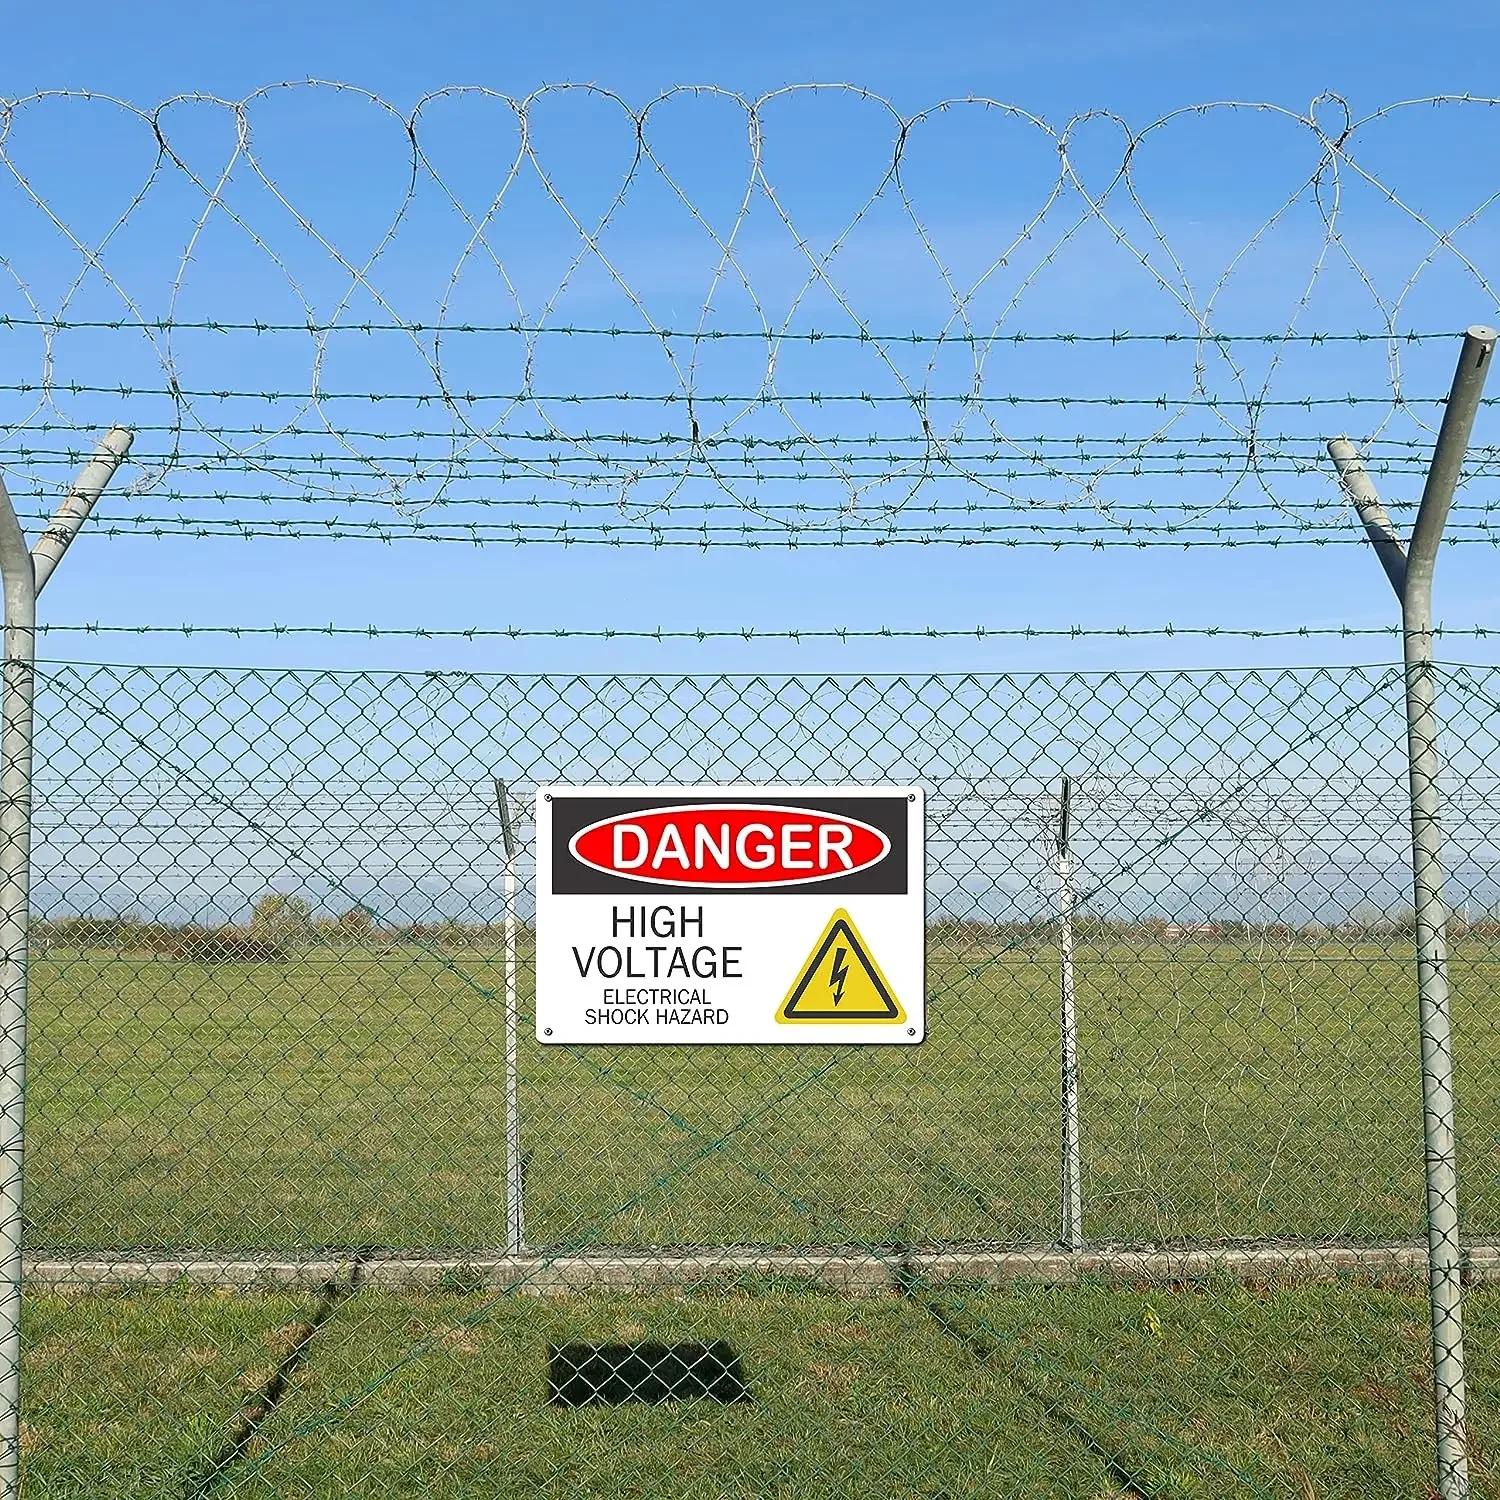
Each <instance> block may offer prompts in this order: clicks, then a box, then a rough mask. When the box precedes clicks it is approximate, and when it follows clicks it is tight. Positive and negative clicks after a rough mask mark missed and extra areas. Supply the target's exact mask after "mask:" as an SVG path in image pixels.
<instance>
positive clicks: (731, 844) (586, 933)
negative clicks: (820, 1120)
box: [536, 786, 926, 1045]
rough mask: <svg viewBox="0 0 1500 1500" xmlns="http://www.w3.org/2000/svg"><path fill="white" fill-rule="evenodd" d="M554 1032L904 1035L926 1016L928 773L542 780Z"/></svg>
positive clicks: (917, 1034)
mask: <svg viewBox="0 0 1500 1500" xmlns="http://www.w3.org/2000/svg"><path fill="white" fill-rule="evenodd" d="M536 831H537V846H536V848H537V855H536V881H537V883H536V1032H537V1039H538V1040H539V1041H541V1042H570V1043H579V1042H607V1043H611V1044H614V1043H618V1042H656V1043H663V1042H692V1043H700V1044H701V1043H703V1042H841V1043H845V1044H847V1043H850V1042H861V1043H867V1042H898V1043H906V1044H907V1045H910V1044H911V1043H913V1042H919V1041H921V1040H922V1036H923V1031H924V1023H925V1004H924V999H925V995H924V988H923V986H924V959H925V930H926V929H925V925H924V912H923V888H922V883H923V872H924V851H923V832H924V825H923V803H922V792H921V790H920V789H919V788H917V787H907V786H902V787H889V786H880V787H869V786H840V787H806V786H803V787H798V786H624V787H622V786H615V787H598V786H592V787H580V786H543V787H539V788H538V789H537V807H536Z"/></svg>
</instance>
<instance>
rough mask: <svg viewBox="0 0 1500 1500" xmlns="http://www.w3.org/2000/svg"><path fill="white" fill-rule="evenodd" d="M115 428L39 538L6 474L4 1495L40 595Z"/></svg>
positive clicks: (15, 1324)
mask: <svg viewBox="0 0 1500 1500" xmlns="http://www.w3.org/2000/svg"><path fill="white" fill-rule="evenodd" d="M130 440H131V434H130V433H129V432H127V431H126V430H125V429H124V428H121V427H115V428H112V429H111V430H110V431H109V432H108V433H107V434H106V435H105V436H104V438H103V439H102V440H101V441H100V443H99V446H98V447H97V448H96V449H95V451H94V456H93V458H92V459H90V461H89V462H88V464H87V465H86V466H85V467H84V469H83V472H82V473H81V474H80V475H79V476H78V479H77V481H76V482H75V483H74V485H73V488H72V489H71V490H70V491H69V492H68V494H67V496H66V497H65V498H64V500H63V502H62V504H61V505H60V506H59V507H58V508H57V512H56V514H55V515H54V516H53V517H52V520H51V521H50V522H49V523H48V526H47V529H46V530H45V531H44V532H43V533H42V534H41V536H40V537H38V538H37V541H36V545H35V546H34V547H32V548H30V549H28V548H27V546H26V536H25V533H24V532H23V531H22V530H21V523H20V521H19V520H18V519H17V518H16V512H15V508H14V507H13V506H12V505H11V501H10V495H9V494H8V493H7V491H6V488H5V483H4V481H3V480H0V575H3V577H4V587H5V660H4V668H3V671H4V684H3V694H0V760H3V766H0V1497H3V1500H16V1497H17V1496H18V1495H19V1494H20V1486H21V1223H22V1220H21V1181H22V1178H21V1155H22V1144H23V1139H24V1116H25V1102H26V1000H27V981H28V978H29V967H28V963H27V935H28V929H29V927H30V922H31V910H30V907H31V747H32V702H33V698H34V694H35V686H36V666H35V662H36V599H37V595H38V594H39V593H40V592H41V590H42V587H43V585H45V583H46V582H47V580H48V579H49V578H50V577H51V576H52V573H53V570H54V569H55V568H56V567H57V564H58V563H59V562H60V561H61V559H62V555H63V553H64V552H66V551H67V550H68V546H69V544H70V543H71V542H72V540H73V538H74V537H75V536H76V535H77V534H78V529H79V527H81V526H82V525H83V523H84V521H85V520H86V519H87V518H88V514H89V512H90V511H91V510H92V509H93V507H94V502H95V501H96V500H98V498H99V496H100V495H101V494H102V493H103V491H104V487H105V485H107V484H108V483H109V481H110V479H111V478H112V477H113V476H114V472H115V470H116V469H117V468H119V466H120V463H121V461H122V460H123V459H124V457H125V455H126V454H127V453H128V452H129V451H130Z"/></svg>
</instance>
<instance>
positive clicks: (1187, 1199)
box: [24, 941, 1500, 1500]
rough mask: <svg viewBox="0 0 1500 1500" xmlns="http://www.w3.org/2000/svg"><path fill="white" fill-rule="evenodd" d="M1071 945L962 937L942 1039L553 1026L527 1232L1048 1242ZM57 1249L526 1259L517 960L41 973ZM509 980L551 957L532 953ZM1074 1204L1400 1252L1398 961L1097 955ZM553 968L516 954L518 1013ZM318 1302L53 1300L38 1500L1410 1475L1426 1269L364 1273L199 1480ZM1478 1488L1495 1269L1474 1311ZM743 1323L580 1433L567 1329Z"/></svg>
mask: <svg viewBox="0 0 1500 1500" xmlns="http://www.w3.org/2000/svg"><path fill="white" fill-rule="evenodd" d="M1055 961H1056V960H1055V954H1054V953H1052V952H1051V951H1050V950H1048V949H1046V948H1042V947H1038V948H1036V949H1032V950H1028V949H1017V950H1014V951H1001V950H1000V949H998V948H996V949H983V948H969V949H966V950H962V951H959V950H937V951H934V953H933V954H932V955H931V958H930V973H931V981H930V983H931V998H930V1001H929V1040H928V1041H927V1043H926V1044H924V1045H923V1046H922V1047H920V1048H911V1049H905V1048H896V1049H892V1048H871V1049H866V1050H860V1049H829V1048H814V1047H787V1048H781V1049H755V1050H740V1049H714V1048H694V1049H663V1050H660V1051H657V1050H654V1049H653V1050H637V1049H627V1048H619V1049H613V1050H610V1051H603V1050H587V1051H577V1052H566V1051H561V1050H557V1049H541V1048H538V1047H537V1046H536V1045H535V1044H534V1042H532V1041H531V1040H529V1038H528V1036H527V1032H526V1030H525V1029H523V1033H522V1036H523V1048H522V1062H523V1080H522V1099H523V1129H524V1133H525V1145H526V1148H527V1150H528V1152H529V1166H528V1172H527V1184H526V1186H527V1216H528V1239H529V1241H530V1242H531V1243H532V1244H533V1245H535V1246H543V1247H548V1246H550V1247H556V1248H559V1249H563V1248H574V1247H577V1248H586V1247H588V1246H591V1245H599V1246H611V1245H676V1246H692V1245H725V1244H728V1245H736V1244H770V1245H786V1246H797V1245H841V1244H852V1245H859V1244H867V1243H873V1244H880V1245H890V1244H894V1243H906V1242H914V1243H934V1242H941V1241H961V1242H985V1243H1000V1244H1005V1245H1020V1246H1028V1245H1029V1246H1042V1245H1047V1244H1049V1243H1050V1242H1051V1241H1052V1240H1053V1239H1054V1238H1055V1235H1056V1229H1055V1225H1056V1213H1057V1210H1056V1192H1057V1189H1056V1179H1057V1114H1056V1104H1055V1097H1056V1088H1057V1084H1056V1074H1057V1043H1056V1031H1055V1027H1056V1022H1055V1016H1054V1011H1055V998H1056V972H1055ZM35 968H36V972H35V982H34V991H33V993H34V1000H33V1009H32V1033H31V1052H30V1057H31V1073H30V1084H29V1094H28V1120H27V1122H28V1148H27V1149H28V1156H27V1177H28V1182H27V1192H28V1200H27V1201H28V1224H29V1244H30V1248H31V1251H32V1253H34V1254H41V1253H51V1254H68V1253H83V1252H99V1251H106V1252H107V1251H110V1250H139V1249H150V1248H159V1249H163V1250H169V1251H175V1252H179V1253H180V1252H184V1251H193V1252H203V1253H226V1252H233V1251H242V1250H247V1249H249V1250H254V1251H260V1252H266V1253H270V1254H284V1253H288V1252H290V1253H297V1252H300V1251H306V1250H309V1249H313V1248H316V1247H320V1246H329V1245H334V1246H338V1245H388V1246H399V1247H405V1248H411V1249H432V1250H446V1251H448V1252H450V1253H461V1252H463V1251H466V1250H483V1249H488V1248H493V1247H495V1246H497V1245H499V1244H500V1243H502V1242H503V1237H504V1235H503V1222H504V1201H505V1183H504V1115H503V1080H502V1076H501V1057H502V1050H501V1040H502V1014H501V1008H500V1002H499V1000H498V999H497V998H496V996H497V994H498V993H499V992H500V989H501V983H502V980H503V972H502V970H501V968H500V966H499V964H498V963H497V962H496V961H495V958H494V957H493V955H490V954H484V953H479V954H473V953H470V954H464V953H459V952H455V953H453V954H451V955H442V954H434V953H431V952H422V951H419V950H417V949H415V948H413V949H400V950H386V951H374V950H371V951H365V952H360V951H353V952H348V951H334V950H329V951H325V952H315V953H310V954H308V955H307V956H305V957H304V958H302V959H301V960H298V961H296V962H293V963H288V964H284V965H279V964H246V965H239V966H232V965H223V966H217V967H207V966H204V965H201V964H196V963H190V962H173V961H166V960H158V959H153V958H146V957H127V956H118V955H115V956H110V955H105V954H100V953H92V954H56V953H55V954H52V955H49V956H48V957H47V958H45V959H43V960H40V961H38V962H37V964H36V966H35ZM523 968H524V966H523ZM1496 972H1497V971H1496V968H1495V964H1494V961H1493V959H1492V958H1491V957H1490V955H1489V954H1488V952H1487V951H1483V950H1481V949H1479V948H1478V947H1476V948H1475V949H1473V950H1472V951H1469V950H1465V949H1462V948H1461V949H1460V950H1459V952H1458V953H1457V955H1456V959H1455V963H1454V981H1455V991H1456V996H1457V1001H1456V1006H1457V1021H1458V1028H1459V1031H1458V1034H1459V1056H1458V1062H1459V1076H1460V1089H1461V1099H1460V1103H1461V1109H1462V1113H1463V1122H1464V1155H1463V1172H1464V1185H1465V1209H1466V1214H1467V1221H1468V1226H1469V1232H1470V1234H1471V1235H1472V1236H1473V1237H1474V1238H1475V1239H1476V1240H1479V1239H1483V1238H1486V1237H1488V1236H1490V1235H1491V1234H1492V1232H1493V1231H1495V1230H1496V1229H1497V1228H1500V1225H1497V1224H1496V1220H1497V1218H1500V1185H1497V1182H1496V1168H1497V1148H1500V1076H1497V1075H1500V1027H1497V1025H1496V1021H1495V993H1494V981H1495V975H1496ZM1078 979H1079V984H1078V988H1079V1004H1080V1012H1081V1025H1082V1069H1083V1119H1084V1138H1085V1143H1086V1144H1085V1162H1086V1197H1085V1213H1086V1227H1087V1229H1088V1232H1089V1235H1090V1236H1091V1238H1092V1239H1094V1240H1095V1241H1097V1242H1104V1243H1128V1244H1141V1243H1164V1244H1177V1243H1181V1242H1202V1241H1210V1240H1213V1241H1221V1240H1224V1239H1240V1238H1252V1239H1259V1238H1269V1237H1293V1238H1297V1239H1302V1240H1309V1239H1311V1240H1319V1239H1331V1238H1338V1239H1352V1240H1356V1241H1358V1240H1378V1239H1385V1238H1390V1237H1398V1238H1403V1239H1406V1238H1412V1237H1414V1236H1415V1235H1416V1234H1417V1233H1418V1232H1419V1229H1420V1223H1421V1218H1420V1204H1421V1167H1420V1148H1419V1123H1418V1122H1419V1109H1418V1088H1417V1066H1416V1059H1415V1048H1414V1045H1413V1032H1414V1024H1413V1019H1412V1009H1413V1001H1412V983H1411V978H1410V971H1409V965H1408V962H1407V961H1406V959H1405V958H1404V957H1403V956H1402V955H1400V954H1399V953H1389V954H1388V953H1386V952H1384V951H1383V950H1379V949H1376V948H1374V947H1369V948H1362V949H1358V950H1351V949H1349V948H1347V947H1343V946H1339V945H1337V944H1335V943H1334V942H1332V941H1330V942H1328V943H1326V944H1324V945H1321V946H1301V947H1297V948H1293V949H1290V950H1287V949H1282V950H1277V951H1269V950H1268V951H1266V952H1264V953H1261V952H1254V951H1250V952H1247V951H1245V950H1242V949H1230V948H1228V947H1195V946H1190V945H1184V946H1181V947H1165V946H1163V947H1154V948H1153V947H1134V946H1126V945H1120V946H1116V947H1109V948H1089V947H1087V946H1085V947H1084V948H1083V949H1082V950H1081V951H1080V957H1079V976H1078ZM528 984H529V974H526V973H524V972H523V975H522V1003H523V1008H525V1009H529V989H528ZM312 1300H313V1299H311V1298H309V1297H298V1296H283V1295H273V1294H262V1293H258V1292H257V1293H228V1292H225V1293H212V1292H206V1291H203V1290H201V1289H200V1290H193V1289H190V1288H169V1289H167V1290H164V1291H154V1292H145V1291H142V1292H135V1293H130V1294H122V1295H102V1294H90V1295H81V1294H80V1295H66V1296H64V1295H57V1294H46V1293H42V1292H38V1293H35V1294H33V1295H31V1296H30V1297H29V1299H28V1302H27V1305H26V1315H25V1316H26V1338H25V1347H26V1354H25V1371H26V1376H25V1398H24V1399H25V1403H26V1463H27V1476H28V1477H27V1495H28V1496H29V1497H31V1500H83V1497H90V1500H93V1497H98V1496H110V1497H114V1496H120V1497H136V1496H140V1497H147V1496H151V1497H157V1496H160V1497H167V1496H171V1497H174V1500H206V1497H207V1496H208V1495H210V1494H211V1495H213V1496H219V1495H233V1496H236V1497H240V1496H244V1497H254V1500H271V1497H273V1496H274V1497H282V1496H310V1497H324V1496H327V1497H330V1500H331V1497H336V1496H343V1495H348V1494H370V1495H418V1494H420V1495H424V1496H425V1495H433V1496H439V1497H450V1496H451V1497H453V1500H458V1497H460V1496H463V1497H469V1496H475V1497H491V1496H493V1497H511V1496H514V1497H517V1500H519V1497H522V1496H528V1497H529V1496H544V1497H554V1496H555V1497H557V1500H564V1497H567V1500H572V1497H575V1496H581V1497H599V1500H635V1497H653V1500H654V1497H661V1500H679V1497H680V1500H690V1497H691V1500H698V1497H702V1496H726V1497H729V1496H733V1497H736V1500H739V1497H744V1500H751V1497H762V1496H777V1497H781V1496H785V1497H787V1500H791V1497H794V1496H795V1497H798V1500H801V1497H808V1500H819V1497H824V1496H827V1497H830V1500H866V1497H886V1496H906V1495H910V1496H920V1497H922V1500H960V1497H976V1500H977V1497H997V1500H999V1497H1008V1496H1012V1495H1037V1496H1057V1497H1066V1500H1075V1497H1076V1500H1103V1497H1125V1496H1137V1497H1138V1496H1147V1497H1152V1500H1155V1497H1161V1500H1167V1497H1170V1500H1190V1497H1218V1496H1226V1497H1227V1496H1231V1495H1233V1496H1239V1495H1244V1494H1250V1495H1254V1494H1267V1495H1277V1496H1280V1495H1287V1496H1293V1497H1296V1500H1310V1497H1311V1500H1327V1497H1346V1496H1366V1495H1371V1496H1386V1495H1389V1496H1392V1497H1396V1496H1407V1497H1410V1496H1423V1495H1425V1494H1426V1493H1427V1492H1428V1491H1427V1486H1428V1483H1429V1476H1430V1472H1431V1467H1432V1460H1431V1440H1430V1436H1429V1416H1428V1409H1427V1403H1428V1400H1429V1397H1428V1395H1427V1391H1428V1388H1429V1383H1428V1377H1427V1374H1426V1348H1425V1341H1426V1327H1425V1317H1426V1304H1425V1298H1424V1297H1423V1296H1422V1294H1421V1293H1420V1291H1419V1290H1418V1289H1416V1288H1414V1287H1396V1286H1386V1287H1383V1288H1381V1287H1372V1286H1366V1285H1356V1284H1353V1283H1349V1282H1343V1283H1338V1282H1336V1283H1328V1284H1309V1285H1302V1286H1282V1287H1268V1286H1259V1287H1249V1288H1245V1287H1238V1286H1232V1285H1229V1284H1214V1285H1207V1286H1201V1287H1197V1288H1178V1289H1169V1288H1164V1287H1155V1288H1151V1287H1129V1286H1118V1285H1116V1286H1103V1285H1100V1286H1084V1287H1077V1288H1071V1289H1056V1290H1049V1289H1047V1288H1044V1287H1039V1286H1019V1285H1018V1286H1013V1287H1009V1288H1004V1289H983V1288H963V1287H955V1286H946V1285H945V1286H943V1287H938V1288H922V1287H918V1288H916V1289H914V1291H913V1293H912V1295H910V1296H906V1297H898V1296H888V1297H880V1298H873V1299H868V1300H863V1301H861V1300H858V1299H840V1298H838V1297H835V1296H832V1295H829V1294H827V1293H823V1292H817V1291H813V1290H809V1289H807V1288H802V1287H792V1286H776V1285H745V1286H742V1287H738V1288H734V1289H720V1290H718V1291H710V1290H708V1289H706V1288H699V1289H696V1290H691V1289H690V1290H684V1291H682V1292H680V1293H678V1294H675V1295H660V1296H655V1297H633V1298H625V1297H610V1296H605V1295H594V1294H590V1295H587V1296H584V1295H579V1296H575V1297H570V1298H565V1299H559V1300H556V1301H541V1300H537V1299H533V1298H528V1297H520V1298H511V1297H504V1296H502V1297H498V1298H496V1299H494V1300H493V1301H485V1300H484V1299H482V1298H480V1297H476V1296H473V1295H460V1294H459V1293H453V1294H446V1295H445V1294H437V1293H434V1294H428V1295H416V1294H411V1295H396V1294H393V1293H389V1292H385V1291H377V1290H374V1289H364V1290H361V1291H359V1292H357V1293H356V1294H354V1295H353V1296H351V1297H349V1298H348V1299H347V1300H345V1301H344V1302H343V1303H341V1304H340V1305H339V1307H338V1308H337V1310H336V1311H335V1312H334V1314H333V1315H332V1316H331V1318H330V1319H329V1321H328V1322H327V1323H326V1324H325V1325H324V1326H323V1327H321V1328H320V1329H319V1330H318V1332H317V1333H316V1335H314V1337H313V1338H312V1339H311V1340H310V1342H309V1343H308V1345H307V1357H306V1359H305V1360H304V1361H303V1363H302V1364H301V1365H300V1367H299V1368H298V1369H297V1370H296V1372H295V1374H294V1375H293V1376H292V1378H291V1379H290V1381H289V1384H288V1387H287V1390H286V1393H285V1396H284V1398H283V1399H282V1401H281V1403H280V1405H279V1406H278V1407H277V1408H276V1410H275V1411H274V1412H273V1413H271V1414H270V1415H269V1416H268V1417H267V1418H266V1420H265V1421H264V1422H262V1423H261V1424H260V1425H259V1426H258V1429H257V1432H256V1435H255V1438H254V1440H253V1441H252V1442H251V1443H250V1444H249V1445H248V1447H247V1448H246V1450H245V1452H244V1453H243V1454H241V1455H240V1456H239V1457H238V1459H237V1460H236V1462H235V1463H233V1464H232V1465H231V1466H230V1467H229V1468H228V1469H226V1470H225V1471H223V1472H222V1473H221V1474H220V1475H219V1476H218V1479H217V1481H216V1482H214V1483H212V1484H209V1485H207V1486H205V1484H204V1483H203V1482H202V1481H203V1480H204V1476H205V1474H206V1473H207V1469H206V1467H205V1466H206V1465H209V1464H210V1463H211V1461H212V1459H213V1457H214V1455H215V1454H218V1453H220V1452H221V1450H222V1449H223V1447H224V1444H225V1442H226V1438H227V1435H228V1434H229V1433H230V1432H231V1430H232V1429H233V1426H234V1423H235V1421H236V1419H237V1415H238V1414H240V1413H241V1412H242V1410H243V1409H244V1408H245V1406H246V1405H247V1403H252V1402H253V1401H254V1399H255V1397H256V1394H257V1393H258V1392H260V1391H261V1390H262V1389H263V1388H264V1385H265V1382H266V1381H267V1380H268V1379H269V1378H270V1377H271V1374H272V1372H273V1371H274V1369H275V1368H276V1366H277V1363H278V1360H279V1359H281V1358H282V1357H283V1356H284V1355H285V1353H286V1350H287V1348H288V1345H289V1340H291V1339H293V1337H294V1331H295V1329H296V1328H297V1326H298V1325H299V1324H300V1323H301V1322H302V1321H303V1320H305V1319H306V1318H308V1317H309V1315H310V1309H311V1304H312ZM1470 1314H1471V1316H1470V1355H1471V1364H1472V1368H1471V1401H1472V1411H1473V1422H1474V1439H1475V1457H1476V1470H1477V1474H1478V1478H1479V1482H1480V1484H1479V1488H1478V1489H1477V1491H1476V1494H1478V1495H1483V1494H1485V1493H1486V1488H1485V1487H1486V1486H1487V1485H1489V1484H1490V1483H1491V1479H1490V1474H1491V1470H1490V1467H1489V1463H1490V1460H1489V1455H1490V1454H1491V1453H1494V1452H1497V1451H1500V1294H1496V1293H1493V1292H1490V1291H1487V1290H1480V1291H1477V1292H1475V1293H1474V1294H1473V1295H1472V1296H1471V1298H1470ZM644 1336H649V1337H653V1338H658V1337H673V1336H683V1337H693V1338H705V1337H727V1338H730V1339H731V1340H733V1341H734V1342H735V1343H736V1344H737V1345H738V1346H739V1347H740V1348H741V1350H742V1351H743V1353H744V1355H745V1358H746V1361H747V1367H748V1370H749V1373H750V1376H751V1380H752V1385H753V1388H754V1391H755V1397H756V1399H755V1402H754V1403H753V1404H752V1405H751V1406H748V1407H744V1408H738V1407H736V1408H719V1407H713V1406H710V1405H707V1404H702V1403H697V1404H693V1405H691V1406H686V1407H683V1406H672V1407H626V1408H617V1409H608V1410H604V1411H598V1410H595V1411H582V1412H568V1411H558V1410H553V1409H549V1408H547V1407H546V1406H545V1405H544V1404H543V1402H542V1394H543V1379H544V1360H543V1355H544V1348H545V1345H546V1343H547V1342H548V1341H549V1340H558V1339H563V1338H572V1337H587V1338H611V1337H644Z"/></svg>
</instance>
